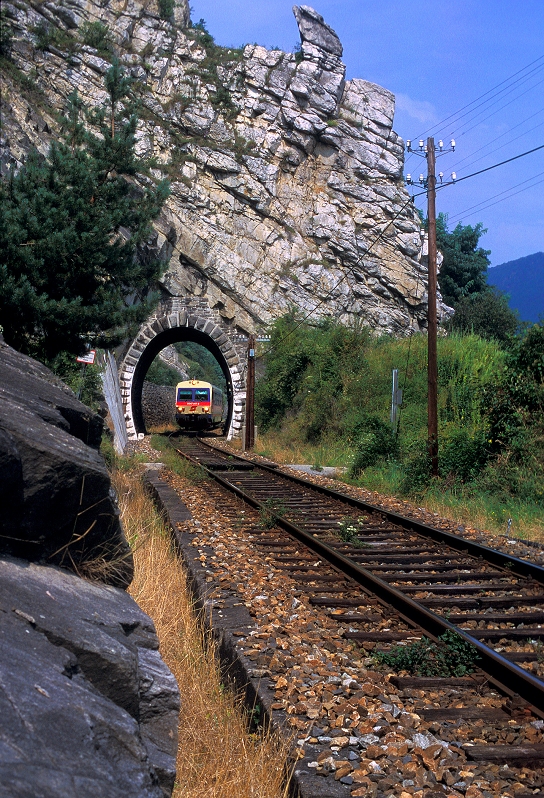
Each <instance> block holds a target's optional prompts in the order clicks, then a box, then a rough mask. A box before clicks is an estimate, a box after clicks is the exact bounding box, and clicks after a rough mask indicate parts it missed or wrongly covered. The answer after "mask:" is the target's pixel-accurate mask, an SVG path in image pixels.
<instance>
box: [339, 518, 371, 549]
mask: <svg viewBox="0 0 544 798" xmlns="http://www.w3.org/2000/svg"><path fill="white" fill-rule="evenodd" d="M365 520H366V519H365V518H352V517H351V516H347V517H346V518H343V519H342V520H341V521H338V527H339V528H338V534H339V536H340V539H341V540H343V541H344V542H345V543H351V544H352V546H357V547H363V546H364V545H365V544H364V543H362V541H361V539H360V538H359V535H360V533H361V529H362V527H363V523H364V521H365Z"/></svg>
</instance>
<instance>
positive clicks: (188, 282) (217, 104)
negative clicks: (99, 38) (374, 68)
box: [0, 0, 426, 334]
mask: <svg viewBox="0 0 544 798" xmlns="http://www.w3.org/2000/svg"><path fill="white" fill-rule="evenodd" d="M3 7H4V8H5V12H6V14H7V17H8V22H9V24H10V25H11V28H12V31H13V43H12V48H11V58H12V62H13V65H14V66H13V69H11V70H8V71H6V74H5V85H6V90H5V91H4V93H3V100H2V103H3V108H2V115H3V120H4V132H3V139H2V142H1V145H0V149H1V152H0V156H1V157H2V159H3V164H4V168H7V167H8V166H9V163H10V162H12V163H20V162H21V161H22V160H23V159H24V156H25V154H26V152H27V151H28V149H29V148H30V146H32V145H34V146H37V147H38V148H39V149H40V150H41V151H42V152H45V151H46V150H47V147H48V144H49V141H50V138H51V136H52V135H54V131H55V130H56V124H57V123H56V122H55V118H54V116H53V113H52V111H53V110H54V109H57V110H60V109H63V108H64V107H65V105H66V98H67V96H68V95H69V94H70V92H72V91H73V90H74V89H76V88H77V90H78V91H79V93H80V95H81V97H82V98H83V100H84V101H85V102H87V103H88V104H90V105H99V104H101V103H102V102H103V101H104V98H105V92H104V87H103V76H104V74H105V72H106V70H107V69H108V67H109V56H108V54H107V52H105V51H104V50H103V49H102V50H101V49H100V47H99V48H98V49H96V48H93V47H91V46H90V44H88V43H87V44H86V43H85V42H86V41H89V39H88V38H87V39H86V31H88V25H89V23H97V22H99V23H100V24H101V25H102V26H105V28H107V31H108V36H109V37H110V39H111V41H112V42H113V46H114V49H115V51H116V52H117V54H118V55H119V57H120V60H121V62H122V63H123V64H124V65H125V67H126V69H127V70H128V72H129V73H130V75H131V76H132V77H133V78H134V80H135V81H136V84H135V90H136V91H137V93H138V94H139V99H140V103H141V122H140V125H139V129H138V148H139V151H140V153H141V154H143V155H153V156H155V158H156V159H157V162H158V165H157V168H156V170H155V171H154V172H153V177H154V179H155V178H156V179H159V178H160V177H161V176H164V175H168V176H169V177H170V180H171V189H172V190H171V196H170V198H169V200H168V202H167V204H166V206H165V208H164V210H163V213H162V215H161V217H160V218H159V220H158V221H157V223H156V240H155V241H153V242H150V246H152V247H154V248H155V249H162V251H163V252H164V253H166V254H167V256H168V259H169V267H168V270H167V272H166V274H165V275H164V278H163V279H162V288H163V290H164V291H165V292H167V293H168V294H170V295H172V296H187V295H190V296H197V297H202V298H205V299H206V300H207V301H208V303H209V304H210V306H211V307H212V308H214V309H217V310H219V312H220V313H221V315H222V316H223V317H224V318H225V319H227V320H232V322H233V323H234V324H236V325H237V326H238V327H239V328H240V329H242V330H245V331H255V330H257V329H260V328H261V327H262V326H263V325H264V324H265V323H266V322H268V321H270V320H271V319H273V318H274V317H276V316H277V315H279V314H281V313H283V312H285V311H287V310H288V309H289V308H292V307H296V308H299V309H300V310H301V311H303V312H304V313H305V314H310V315H312V316H314V317H317V316H323V315H332V316H334V317H336V318H338V319H340V320H342V321H346V322H348V321H354V320H355V319H360V320H362V321H363V322H366V323H367V324H369V325H370V326H372V327H373V328H374V329H376V330H377V331H378V332H380V331H382V332H386V331H389V332H394V333H397V334H405V333H406V332H408V331H409V330H410V329H419V328H421V327H422V326H424V325H425V312H426V263H425V260H424V259H423V258H422V253H421V242H420V236H419V229H420V224H419V220H418V218H417V215H416V213H415V209H414V207H413V205H412V203H411V201H410V199H409V196H408V194H407V192H406V190H405V189H404V186H403V180H402V171H403V146H402V142H401V140H400V139H399V137H398V136H397V134H396V133H394V131H393V129H392V123H393V115H394V105H395V102H394V96H393V95H392V94H391V92H389V91H387V90H386V89H384V88H381V87H380V86H377V85H375V84H373V83H369V82H368V81H366V80H361V79H355V80H350V81H346V79H345V66H344V64H343V62H342V60H341V56H342V45H341V43H340V41H339V39H338V37H337V35H336V34H335V32H334V31H333V30H332V29H331V28H330V27H329V26H328V25H327V24H326V23H325V22H324V20H323V19H322V17H321V16H320V15H319V14H318V13H316V11H314V10H313V9H312V8H310V7H308V6H304V5H303V6H299V7H295V9H294V13H295V17H296V20H297V24H298V27H299V31H300V35H301V47H300V51H299V52H297V53H284V52H282V51H280V50H267V49H265V48H264V47H261V46H258V45H248V46H246V47H245V48H243V49H240V50H233V49H231V50H229V49H225V48H219V47H217V46H216V45H215V44H213V41H212V40H211V38H210V37H209V36H208V35H207V34H206V33H205V31H203V30H201V29H200V28H199V27H198V26H195V27H184V26H186V25H187V23H188V12H187V4H186V2H182V3H181V4H180V3H178V4H177V10H176V14H177V21H176V19H170V20H164V19H161V17H160V13H159V6H158V5H157V4H156V3H155V0H128V2H127V0H123V2H121V0H114V1H113V2H111V3H99V2H97V0H60V2H56V3H47V2H46V3H37V2H31V0H17V3H15V2H10V1H9V0H6V1H5V2H4V4H3ZM40 26H41V28H40ZM44 26H45V28H44ZM47 26H49V28H47ZM86 26H87V27H86ZM44 29H48V30H50V31H60V32H61V34H62V35H60V34H59V35H56V36H54V35H52V34H51V35H50V37H49V39H50V40H49V43H47V42H46V44H44V42H43V39H44V36H41V39H40V38H39V37H38V36H37V34H36V31H37V30H42V31H43V30H44ZM101 30H103V29H101ZM38 45H40V46H41V48H42V49H39V48H38Z"/></svg>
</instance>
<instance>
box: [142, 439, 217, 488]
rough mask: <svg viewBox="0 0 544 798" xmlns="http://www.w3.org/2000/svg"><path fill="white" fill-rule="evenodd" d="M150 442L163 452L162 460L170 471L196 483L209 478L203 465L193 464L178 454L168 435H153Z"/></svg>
mask: <svg viewBox="0 0 544 798" xmlns="http://www.w3.org/2000/svg"><path fill="white" fill-rule="evenodd" d="M150 442H151V446H152V447H153V449H156V450H157V451H159V452H160V453H161V460H162V462H163V463H164V465H165V466H166V467H167V468H169V469H170V471H173V472H174V474H177V475H178V476H179V477H183V478H184V479H188V480H189V482H193V483H194V484H195V485H197V484H199V483H200V482H205V481H206V480H207V479H208V475H207V474H206V472H205V470H204V469H203V468H202V467H201V466H196V465H193V463H190V462H189V460H186V459H185V457H182V456H181V455H180V454H178V453H177V452H176V451H175V450H174V448H173V446H172V443H171V441H170V439H169V438H167V437H166V436H164V435H152V436H151V441H150Z"/></svg>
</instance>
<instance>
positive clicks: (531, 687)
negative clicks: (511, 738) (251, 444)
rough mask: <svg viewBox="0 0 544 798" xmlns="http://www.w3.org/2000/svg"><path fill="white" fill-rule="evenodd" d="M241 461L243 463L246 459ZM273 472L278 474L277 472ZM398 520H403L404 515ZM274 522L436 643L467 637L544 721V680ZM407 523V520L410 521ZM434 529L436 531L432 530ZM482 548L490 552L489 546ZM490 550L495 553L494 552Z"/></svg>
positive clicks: (286, 524)
mask: <svg viewBox="0 0 544 798" xmlns="http://www.w3.org/2000/svg"><path fill="white" fill-rule="evenodd" d="M210 448H213V447H210ZM176 451H177V452H178V453H179V454H181V455H182V456H183V457H185V458H186V459H187V460H191V461H193V462H195V461H194V460H193V458H191V457H189V456H188V455H187V454H186V453H185V452H183V451H181V450H179V449H177V448H176ZM239 459H241V460H243V459H245V458H239ZM199 465H200V466H201V468H204V470H205V471H206V472H207V473H208V475H209V476H210V477H212V478H213V479H214V480H215V481H216V482H218V483H219V484H220V485H222V486H223V487H224V488H226V489H227V490H229V491H231V492H232V493H234V494H235V495H236V496H238V497H239V498H241V499H242V500H243V501H245V502H246V503H247V504H249V505H251V506H252V507H254V508H255V509H257V510H263V511H266V510H267V508H266V506H265V505H264V504H262V503H261V502H259V501H258V500H257V499H255V498H254V497H253V496H251V495H250V494H248V493H246V492H245V491H243V490H241V489H240V488H238V487H237V486H236V485H233V484H232V483H231V482H229V481H228V480H227V479H224V478H223V477H221V476H219V474H217V473H214V472H213V471H212V470H210V469H208V468H206V467H205V466H202V465H201V464H199ZM258 467H259V468H260V467H261V466H260V465H259V466H258ZM270 470H271V471H274V469H270ZM296 481H298V480H296ZM300 482H302V483H303V484H304V486H308V483H307V482H306V481H305V480H300ZM312 487H313V486H312ZM331 493H336V491H331ZM337 496H338V498H343V497H342V496H341V494H337ZM368 507H373V505H368ZM375 511H377V512H382V511H381V510H380V508H375ZM390 516H391V517H396V514H395V513H391V514H390ZM398 517H399V518H402V516H398ZM274 520H275V522H276V524H277V525H278V526H280V527H281V528H282V529H284V530H285V531H286V532H288V533H289V534H290V535H292V536H293V537H294V538H296V539H297V540H299V541H300V542H301V543H304V544H305V545H306V546H307V547H308V548H310V549H311V550H312V551H314V552H315V553H316V554H318V555H320V556H322V557H323V558H324V559H325V560H327V561H328V562H329V563H330V564H331V565H333V566H334V567H335V568H337V569H338V570H339V571H341V572H342V573H343V574H345V575H346V576H349V577H350V578H351V579H353V580H354V581H355V582H356V583H357V584H359V585H360V586H361V587H363V588H365V589H366V590H367V591H370V592H371V593H373V594H374V595H376V596H377V597H378V598H380V599H381V600H382V601H384V602H385V603H386V604H388V605H390V606H392V607H394V609H396V610H397V611H398V612H400V613H401V614H402V615H403V616H404V617H405V618H406V619H407V620H409V621H411V622H412V623H415V624H417V625H418V626H419V627H420V628H421V629H422V630H423V631H424V632H425V633H426V634H427V635H429V637H431V638H432V639H433V640H435V641H436V640H437V638H438V637H439V636H440V635H442V634H444V632H447V631H452V632H456V633H457V634H458V635H459V636H460V637H462V638H463V640H465V641H466V642H467V643H469V644H470V645H471V646H473V647H474V648H475V649H476V650H477V652H478V656H479V659H480V663H481V664H479V667H480V668H481V670H483V671H484V672H485V673H486V676H487V677H488V678H489V680H490V681H491V682H493V683H494V684H495V685H496V686H498V687H499V688H500V689H501V690H502V691H503V692H505V693H506V694H507V695H510V696H513V695H515V694H516V693H517V694H518V695H520V696H521V697H522V698H523V699H524V700H525V701H527V702H528V703H529V704H530V705H531V706H532V707H533V708H534V710H535V713H536V714H537V715H538V716H539V717H540V718H544V682H543V681H541V680H540V679H538V678H536V677H535V676H533V675H532V674H531V673H529V672H528V671H526V670H524V669H523V668H521V667H520V666H519V665H516V664H515V663H513V662H510V661H509V660H508V659H506V658H505V657H502V656H501V655H500V654H499V653H498V652H496V651H494V650H493V649H491V648H489V647H488V646H486V645H485V644H484V643H481V642H480V641H479V640H476V639H475V638H473V637H472V636H471V635H470V634H468V633H467V632H466V631H464V630H463V629H460V628H458V627H456V626H455V625H454V624H452V623H450V622H449V621H448V620H446V619H445V618H442V617H441V616H439V615H436V614H435V613H434V612H432V611H431V610H428V609H426V608H425V607H423V606H421V605H420V604H418V603H417V602H416V601H414V600H413V599H411V598H409V597H408V596H407V595H405V594H404V593H402V592H401V591H400V590H398V589H397V588H395V587H392V586H391V585H389V584H388V583H387V582H385V581H384V580H382V579H380V578H379V577H378V576H376V575H374V574H373V573H371V572H370V571H367V570H366V568H362V567H361V566H360V565H358V564H357V563H356V562H354V561H353V560H351V559H349V558H348V557H346V556H345V555H343V554H341V553H340V552H339V551H338V550H337V549H335V548H334V547H333V546H330V545H329V544H328V543H325V542H324V541H322V540H319V539H318V538H316V537H314V536H313V535H311V534H309V533H308V532H305V531H304V530H303V529H300V527H298V526H296V525H295V524H293V523H291V522H290V521H288V520H287V519H285V518H282V517H281V516H280V515H276V514H275V515H274ZM403 520H405V521H406V520H407V519H403ZM430 528H431V529H432V527H430ZM435 531H439V530H435ZM481 548H484V549H486V547H481ZM490 551H493V550H492V549H490ZM520 562H521V563H524V561H523V560H520Z"/></svg>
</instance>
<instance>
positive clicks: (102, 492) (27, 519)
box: [0, 336, 133, 587]
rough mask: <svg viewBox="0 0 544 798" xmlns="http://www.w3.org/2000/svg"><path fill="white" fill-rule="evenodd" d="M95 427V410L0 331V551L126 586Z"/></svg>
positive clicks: (125, 558)
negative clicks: (8, 341) (6, 340)
mask: <svg viewBox="0 0 544 798" xmlns="http://www.w3.org/2000/svg"><path fill="white" fill-rule="evenodd" d="M101 433H102V419H101V418H100V416H98V415H97V414H95V413H93V412H92V411H91V410H89V408H88V407H86V406H85V405H84V404H82V403H81V402H80V401H78V400H77V399H76V397H75V396H74V394H73V393H72V391H70V389H69V388H67V387H66V386H65V385H64V384H63V383H62V382H61V381H60V380H59V379H58V378H57V377H55V376H54V375H53V374H52V372H51V371H49V369H47V368H46V367H45V366H43V365H41V363H38V362H37V361H35V360H33V359H32V358H29V357H26V356H25V355H22V354H20V353H19V352H16V351H15V350H14V349H12V348H11V347H10V346H8V345H7V344H6V343H5V342H4V341H3V339H2V337H1V336H0V554H12V555H14V556H17V557H24V558H25V559H26V560H31V561H37V562H45V563H48V564H53V565H62V566H64V567H65V568H71V569H73V570H75V571H76V572H77V573H81V574H86V575H89V576H93V577H94V578H96V579H99V580H101V581H104V582H106V583H109V584H113V585H116V586H118V587H126V586H127V585H129V584H130V581H131V579H132V573H133V564H132V554H131V552H130V548H129V545H128V543H127V540H126V538H125V535H124V533H123V529H122V527H121V523H120V520H119V510H118V507H117V502H116V499H115V496H114V494H113V492H112V490H111V484H110V477H109V474H108V471H107V469H106V465H105V463H104V460H103V458H102V456H101V455H100V453H99V451H98V448H99V446H100V440H101Z"/></svg>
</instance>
